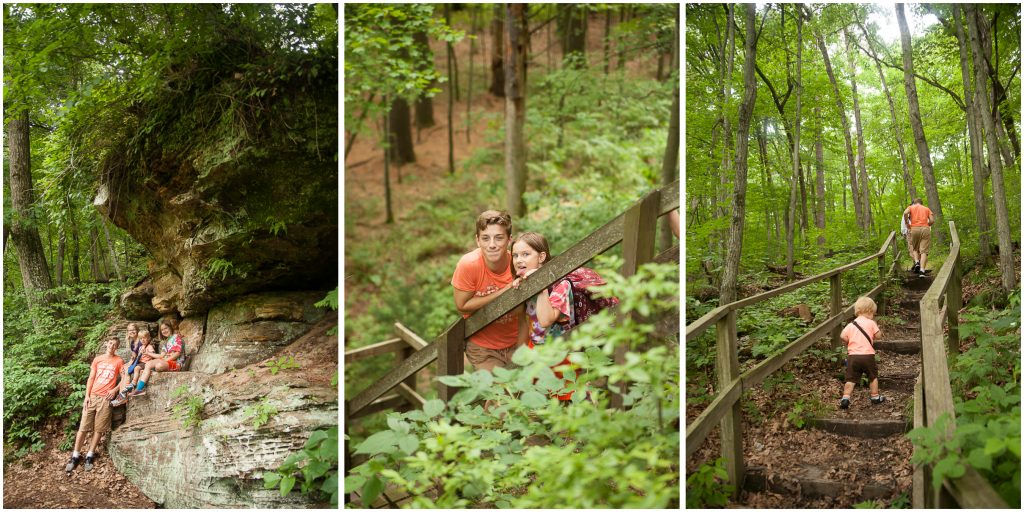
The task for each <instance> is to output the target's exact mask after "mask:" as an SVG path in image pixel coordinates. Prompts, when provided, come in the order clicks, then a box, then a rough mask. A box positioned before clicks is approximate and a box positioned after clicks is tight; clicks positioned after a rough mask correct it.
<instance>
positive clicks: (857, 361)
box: [846, 354, 878, 382]
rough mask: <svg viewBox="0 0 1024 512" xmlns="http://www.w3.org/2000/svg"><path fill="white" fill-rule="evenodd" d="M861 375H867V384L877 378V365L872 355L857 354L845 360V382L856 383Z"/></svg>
mask: <svg viewBox="0 0 1024 512" xmlns="http://www.w3.org/2000/svg"><path fill="white" fill-rule="evenodd" d="M862 373H866V374H867V375H868V382H871V381H873V380H875V379H877V378H878V365H877V364H876V363H875V355H874V354H858V355H852V356H850V357H849V358H847V362H846V382H857V381H858V380H859V379H860V376H861V374H862Z"/></svg>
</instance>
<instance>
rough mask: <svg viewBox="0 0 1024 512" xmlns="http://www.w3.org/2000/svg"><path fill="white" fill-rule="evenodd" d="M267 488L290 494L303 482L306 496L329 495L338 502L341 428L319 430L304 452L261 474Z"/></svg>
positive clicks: (311, 436)
mask: <svg viewBox="0 0 1024 512" xmlns="http://www.w3.org/2000/svg"><path fill="white" fill-rule="evenodd" d="M261 478H262V479H263V487H264V488H265V489H275V488H278V489H280V491H281V496H282V497H283V496H287V495H288V493H290V492H292V490H293V489H294V488H295V484H296V482H299V483H300V486H299V490H300V492H302V494H303V495H312V496H315V497H320V496H326V497H328V498H329V499H330V501H331V505H332V506H335V507H336V506H337V505H338V427H332V428H329V429H327V430H316V431H314V432H313V433H312V434H310V436H309V439H307V440H306V444H305V446H304V447H303V449H302V450H301V451H297V452H295V453H293V454H291V455H289V456H288V458H287V459H285V461H284V463H283V464H281V467H279V468H278V469H277V471H267V472H264V473H263V474H262V476H261Z"/></svg>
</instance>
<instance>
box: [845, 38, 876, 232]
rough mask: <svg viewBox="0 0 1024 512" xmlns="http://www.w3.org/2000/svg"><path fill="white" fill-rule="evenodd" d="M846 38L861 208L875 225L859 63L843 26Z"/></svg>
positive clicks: (866, 223) (868, 225)
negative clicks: (859, 93)
mask: <svg viewBox="0 0 1024 512" xmlns="http://www.w3.org/2000/svg"><path fill="white" fill-rule="evenodd" d="M843 38H844V39H845V40H846V55H847V57H848V61H849V63H850V90H851V91H852V92H853V124H854V128H855V129H856V130H857V168H858V169H859V170H860V183H859V184H860V190H861V198H860V200H861V209H862V210H863V211H864V222H865V227H871V226H873V225H874V220H873V219H872V215H871V184H870V183H869V182H868V171H867V164H866V162H865V158H866V153H867V148H866V147H865V145H864V130H863V129H862V128H861V124H860V101H859V99H858V98H857V64H856V62H855V60H854V54H853V50H852V49H851V48H850V32H849V31H848V30H846V28H843Z"/></svg>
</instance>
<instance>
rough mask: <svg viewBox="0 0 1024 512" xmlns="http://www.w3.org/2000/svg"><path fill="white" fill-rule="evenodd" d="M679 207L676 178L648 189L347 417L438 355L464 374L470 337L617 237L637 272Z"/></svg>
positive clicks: (457, 326)
mask: <svg viewBox="0 0 1024 512" xmlns="http://www.w3.org/2000/svg"><path fill="white" fill-rule="evenodd" d="M678 207H679V181H678V180H677V181H675V182H673V183H672V184H670V185H667V186H665V187H663V188H661V189H658V190H655V191H653V192H650V193H648V194H647V195H646V196H644V197H643V198H642V199H640V201H638V202H637V203H635V204H634V205H633V206H631V207H630V208H629V210H627V211H626V212H625V213H623V214H621V215H619V216H617V217H615V218H614V219H612V220H611V221H609V222H608V223H607V224H605V225H604V226H602V227H600V228H598V229H597V230H596V231H594V232H593V233H591V234H589V235H587V237H586V238H584V239H583V240H580V241H579V242H577V243H576V244H575V245H573V246H572V247H571V248H569V249H568V250H566V251H565V252H564V253H562V254H559V255H558V256H556V257H554V258H552V259H551V261H550V262H548V263H546V264H545V265H544V266H543V267H541V268H540V270H538V271H537V272H535V273H534V274H533V275H532V276H531V277H530V279H528V280H527V281H525V282H524V283H523V286H521V287H520V288H519V289H518V290H509V291H508V292H505V293H504V294H502V295H501V297H498V298H497V299H495V300H494V301H493V302H491V303H490V304H488V305H487V306H485V307H483V308H482V309H480V310H479V311H477V312H476V313H474V314H473V315H472V316H470V317H469V318H460V319H458V320H456V321H455V322H453V323H452V324H451V325H450V326H448V328H447V329H445V330H444V332H442V333H441V334H440V335H438V336H437V337H436V338H434V339H433V340H432V341H431V342H429V343H427V345H426V346H425V347H423V348H422V349H420V350H418V351H416V352H414V353H413V354H412V355H410V356H409V357H408V358H406V359H405V360H404V361H402V363H401V364H399V365H398V366H396V367H395V368H392V369H391V370H390V371H388V373H387V374H385V375H384V376H383V377H381V378H380V379H378V380H377V381H376V382H374V383H373V384H371V385H370V386H369V387H368V388H366V389H365V390H363V391H362V392H360V393H359V394H357V395H356V396H354V397H353V398H352V399H350V400H346V401H345V414H346V418H350V417H352V416H353V415H355V416H358V415H359V413H360V411H362V410H363V408H365V407H368V406H370V404H372V403H373V402H374V401H376V400H377V399H379V398H380V397H381V396H383V395H384V394H385V393H387V392H388V391H390V390H391V389H393V388H394V387H395V386H397V385H398V384H399V383H400V382H403V381H405V380H406V379H408V378H409V377H410V376H412V375H413V374H415V373H416V372H418V371H420V370H421V369H423V368H424V367H426V366H427V365H429V364H430V363H432V362H434V361H435V360H436V361H437V375H439V376H440V375H460V374H462V373H463V370H464V368H463V354H464V353H465V346H466V338H468V337H469V336H472V335H473V334H474V333H476V332H477V331H479V330H480V329H483V328H484V327H486V326H487V325H489V324H490V323H491V322H493V321H494V320H497V319H498V318H500V317H501V316H502V315H504V314H506V313H508V312H509V311H511V310H513V309H515V308H516V307H518V306H519V305H520V304H522V303H523V302H526V301H527V300H528V299H529V298H530V297H533V296H534V295H536V294H537V293H539V292H540V291H541V290H542V289H544V288H546V287H548V286H550V285H551V284H553V283H555V282H556V281H558V280H559V279H561V278H562V277H564V276H565V275H566V274H568V273H569V272H572V271H573V270H575V269H576V268H578V267H580V266H581V265H583V264H584V263H586V262H587V261H589V260H591V259H592V258H594V257H595V256H597V255H599V254H601V253H603V252H604V251H606V250H608V249H610V248H611V247H613V246H614V245H616V244H618V243H619V242H623V259H624V263H623V267H622V273H623V274H624V275H627V276H629V275H633V274H634V273H635V272H636V269H637V267H639V266H640V265H642V264H644V263H647V262H649V261H651V260H652V259H653V258H654V239H655V234H656V232H657V230H656V220H657V218H658V217H659V216H662V215H665V214H667V213H668V212H670V211H672V210H674V209H676V208H678ZM624 357H625V354H624V351H621V350H620V351H617V352H616V361H617V362H620V363H621V362H622V360H623V359H624ZM456 391H457V389H455V388H452V387H450V386H446V385H444V384H440V383H438V395H439V398H441V399H442V400H444V401H446V402H447V401H448V400H449V399H450V398H451V397H452V396H453V395H454V394H455V392H456ZM616 398H618V400H619V404H621V397H618V396H617V395H613V396H612V399H613V405H614V402H615V400H616Z"/></svg>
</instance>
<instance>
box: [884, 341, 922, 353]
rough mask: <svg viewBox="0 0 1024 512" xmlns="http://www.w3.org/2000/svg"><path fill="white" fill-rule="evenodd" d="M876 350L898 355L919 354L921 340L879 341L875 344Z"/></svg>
mask: <svg viewBox="0 0 1024 512" xmlns="http://www.w3.org/2000/svg"><path fill="white" fill-rule="evenodd" d="M875 350H882V351H884V352H895V353H897V354H917V353H918V352H920V351H921V340H879V341H876V342H875Z"/></svg>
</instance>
